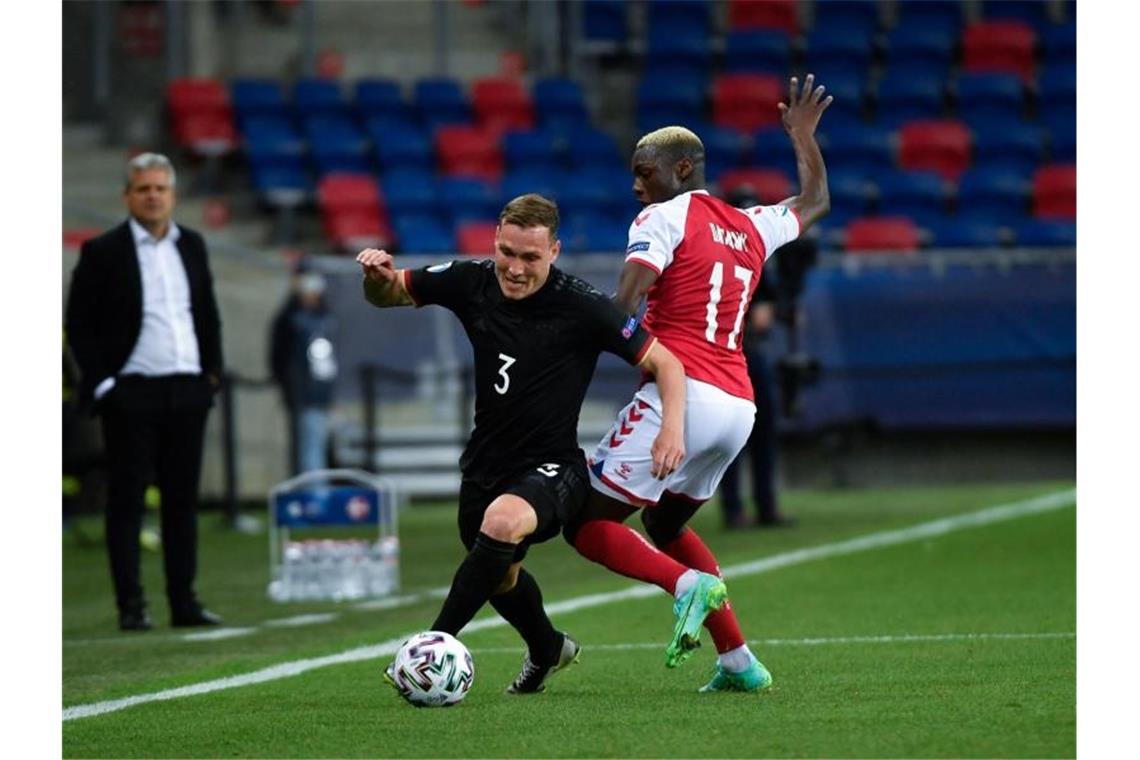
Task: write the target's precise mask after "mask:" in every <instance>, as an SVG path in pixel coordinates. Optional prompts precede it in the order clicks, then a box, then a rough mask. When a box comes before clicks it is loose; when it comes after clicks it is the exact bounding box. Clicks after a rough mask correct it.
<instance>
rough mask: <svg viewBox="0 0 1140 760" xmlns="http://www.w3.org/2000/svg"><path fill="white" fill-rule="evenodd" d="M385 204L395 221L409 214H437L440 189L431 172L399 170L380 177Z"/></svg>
mask: <svg viewBox="0 0 1140 760" xmlns="http://www.w3.org/2000/svg"><path fill="white" fill-rule="evenodd" d="M380 188H381V190H382V192H383V196H384V203H385V205H386V206H387V208H388V212H389V213H390V214H391V216H392V219H393V221H394V220H395V218H396V217H397V216H406V215H409V214H435V213H437V212H438V209H439V189H438V186H437V182H436V179H435V175H434V174H432V173H431V172H425V171H415V170H411V169H397V170H393V171H390V172H385V173H384V174H383V175H381V177H380Z"/></svg>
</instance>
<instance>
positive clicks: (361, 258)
mask: <svg viewBox="0 0 1140 760" xmlns="http://www.w3.org/2000/svg"><path fill="white" fill-rule="evenodd" d="M356 263H357V264H360V267H361V269H363V270H364V276H365V277H367V278H368V279H370V280H374V281H376V282H392V281H393V280H395V279H396V269H395V267H394V266H393V265H392V254H390V253H388V252H387V251H383V250H378V249H376V248H365V249H364V250H363V251H361V252H360V253H358V254H356Z"/></svg>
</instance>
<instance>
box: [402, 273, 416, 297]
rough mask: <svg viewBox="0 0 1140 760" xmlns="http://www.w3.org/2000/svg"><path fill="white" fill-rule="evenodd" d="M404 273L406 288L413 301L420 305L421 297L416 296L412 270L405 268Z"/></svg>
mask: <svg viewBox="0 0 1140 760" xmlns="http://www.w3.org/2000/svg"><path fill="white" fill-rule="evenodd" d="M402 274H403V278H404V279H403V282H404V290H405V291H406V292H407V294H408V297H409V298H411V299H412V303H413V304H415V305H416V306H419V305H420V299H418V298H416V294H415V292H414V291H413V290H412V270H410V269H404V270H402Z"/></svg>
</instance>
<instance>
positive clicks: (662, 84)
mask: <svg viewBox="0 0 1140 760" xmlns="http://www.w3.org/2000/svg"><path fill="white" fill-rule="evenodd" d="M705 92H706V85H705V82H704V80H703V78H702V77H699V76H693V75H691V74H690V75H686V76H680V75H678V76H670V77H665V76H658V75H656V74H654V75H650V76H644V77H642V79H641V83H640V84H638V86H637V119H636V121H637V127H638V130H639V131H641V132H642V133H645V132H649V131H651V130H654V129H657V128H658V127H664V126H668V125H670V124H690V123H693V122H699V121H704V111H705Z"/></svg>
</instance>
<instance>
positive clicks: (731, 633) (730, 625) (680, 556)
mask: <svg viewBox="0 0 1140 760" xmlns="http://www.w3.org/2000/svg"><path fill="white" fill-rule="evenodd" d="M661 551H663V552H665V553H666V554H668V555H669V556H670V557H672V558H673V559H675V560H677V561H678V562H680V563H681V564H683V565H686V566H687V567H691V568H693V569H694V570H700V571H701V572H703V573H712V574H713V575H717V576H719V575H720V567H719V566H717V562H716V557H714V556H713V553H712V552H711V551H709V548H708V547H707V546H705V542H704V541H702V540H701V537H700V536H698V535H697V534H696V533H695V532H694V531H693V529H692V528H685V529H683V530H682V531H681V535H680V536H678V537H677V538H676V539H675V540H673V541H672V542H670V543H668V544H666V545H665V546H662V547H661ZM705 627H706V628H708V629H709V633H710V634H712V638H713V643H715V644H716V651H717V652H720V653H724V652H728V651H731V650H733V649H736V648H737V647H740V646H743V645H744V634H743V633H741V632H740V624H739V623H738V622H737V621H736V613H735V612H733V611H732V603H731V601H730V602H726V603H725V605H724V607H723V608H721V609H720V610H718V611H717V612H714V613H712V614H711V615H709V616H708V617H707V618H705Z"/></svg>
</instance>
